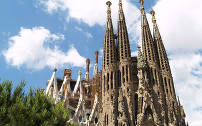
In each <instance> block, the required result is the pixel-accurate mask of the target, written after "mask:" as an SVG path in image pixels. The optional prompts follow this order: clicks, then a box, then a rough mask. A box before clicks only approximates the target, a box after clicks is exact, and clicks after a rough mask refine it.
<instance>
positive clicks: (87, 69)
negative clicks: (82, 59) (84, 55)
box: [85, 58, 90, 81]
mask: <svg viewBox="0 0 202 126" xmlns="http://www.w3.org/2000/svg"><path fill="white" fill-rule="evenodd" d="M89 67H90V59H89V58H88V59H86V76H85V79H86V81H89Z"/></svg>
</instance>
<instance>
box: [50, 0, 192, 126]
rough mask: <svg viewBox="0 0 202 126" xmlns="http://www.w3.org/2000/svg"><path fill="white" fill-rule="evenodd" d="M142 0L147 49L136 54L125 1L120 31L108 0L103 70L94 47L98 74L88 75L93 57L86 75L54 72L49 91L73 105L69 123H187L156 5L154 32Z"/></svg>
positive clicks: (175, 125) (165, 125)
mask: <svg viewBox="0 0 202 126" xmlns="http://www.w3.org/2000/svg"><path fill="white" fill-rule="evenodd" d="M140 4H141V8H140V11H141V33H142V49H141V47H140V46H138V56H136V57H132V56H131V50H130V43H129V37H128V32H127V26H126V21H125V16H124V12H123V8H122V1H121V0H119V10H118V21H117V33H114V30H113V24H112V18H111V9H110V6H111V2H110V1H108V2H107V6H108V9H107V21H106V28H105V36H104V44H103V61H102V70H98V51H95V64H94V70H93V78H92V79H90V78H89V65H90V59H87V60H86V72H85V78H81V74H82V73H81V71H79V73H78V79H77V80H73V79H72V78H71V74H72V72H71V69H65V70H64V76H63V78H62V79H59V78H56V71H57V69H54V72H53V75H52V77H51V79H50V80H48V81H47V88H46V94H48V95H49V96H51V97H53V98H54V99H55V103H56V104H57V103H58V102H59V101H61V102H63V104H64V106H65V107H66V108H67V109H69V111H70V117H69V122H70V123H73V122H75V123H76V124H77V125H79V126H188V123H187V124H186V123H185V113H184V109H183V106H182V105H181V104H180V101H179V98H177V97H176V93H175V88H174V82H173V77H172V73H171V69H170V65H169V61H168V57H167V54H166V50H165V47H164V45H163V41H162V38H161V35H160V32H159V29H158V25H157V21H156V19H155V12H154V11H153V10H152V11H151V15H152V22H153V34H152V33H151V31H150V27H149V23H148V20H147V16H146V12H145V10H144V5H143V4H144V1H143V0H140Z"/></svg>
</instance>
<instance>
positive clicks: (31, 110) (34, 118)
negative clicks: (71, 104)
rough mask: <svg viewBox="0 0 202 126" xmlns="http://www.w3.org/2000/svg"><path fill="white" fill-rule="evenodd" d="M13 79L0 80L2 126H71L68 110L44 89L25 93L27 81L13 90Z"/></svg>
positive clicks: (0, 121) (0, 120)
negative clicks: (46, 93)
mask: <svg viewBox="0 0 202 126" xmlns="http://www.w3.org/2000/svg"><path fill="white" fill-rule="evenodd" d="M12 87H13V84H12V81H4V82H0V126H4V125H5V126H69V125H70V124H68V123H67V120H68V110H66V109H65V108H64V106H63V104H62V103H58V104H56V105H55V104H54V101H53V99H52V98H50V97H48V96H47V95H45V93H44V90H42V89H36V90H34V89H32V88H30V90H29V92H28V93H27V94H25V92H24V87H25V82H24V81H22V82H21V83H20V85H18V86H17V87H15V88H14V89H13V90H12Z"/></svg>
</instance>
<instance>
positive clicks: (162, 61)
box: [150, 10, 176, 101]
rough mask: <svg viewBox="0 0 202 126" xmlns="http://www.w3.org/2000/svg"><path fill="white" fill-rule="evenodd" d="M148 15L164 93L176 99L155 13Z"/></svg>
mask: <svg viewBox="0 0 202 126" xmlns="http://www.w3.org/2000/svg"><path fill="white" fill-rule="evenodd" d="M150 13H151V14H152V22H153V36H154V41H155V43H156V47H157V53H158V59H159V65H160V69H161V72H162V78H163V83H164V87H166V88H165V91H166V93H167V96H168V97H169V96H172V98H173V99H176V95H175V90H174V83H173V77H172V74H171V69H170V65H169V61H168V57H167V54H166V50H165V47H164V45H163V41H162V38H161V35H160V32H159V29H158V26H157V23H156V18H155V11H153V10H152V11H151V12H150ZM175 101H176V100H175Z"/></svg>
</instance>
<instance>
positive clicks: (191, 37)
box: [154, 0, 202, 50]
mask: <svg viewBox="0 0 202 126" xmlns="http://www.w3.org/2000/svg"><path fill="white" fill-rule="evenodd" d="M200 5H202V1H201V0H193V1H191V0H159V1H158V2H157V4H156V5H155V6H154V10H155V11H156V18H157V23H158V24H159V29H160V30H161V33H162V36H163V39H164V40H165V41H164V42H165V45H166V47H167V49H168V50H178V49H186V50H194V49H202V35H201V31H202V17H201V16H199V15H201V13H200V12H202V7H201V6H200Z"/></svg>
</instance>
